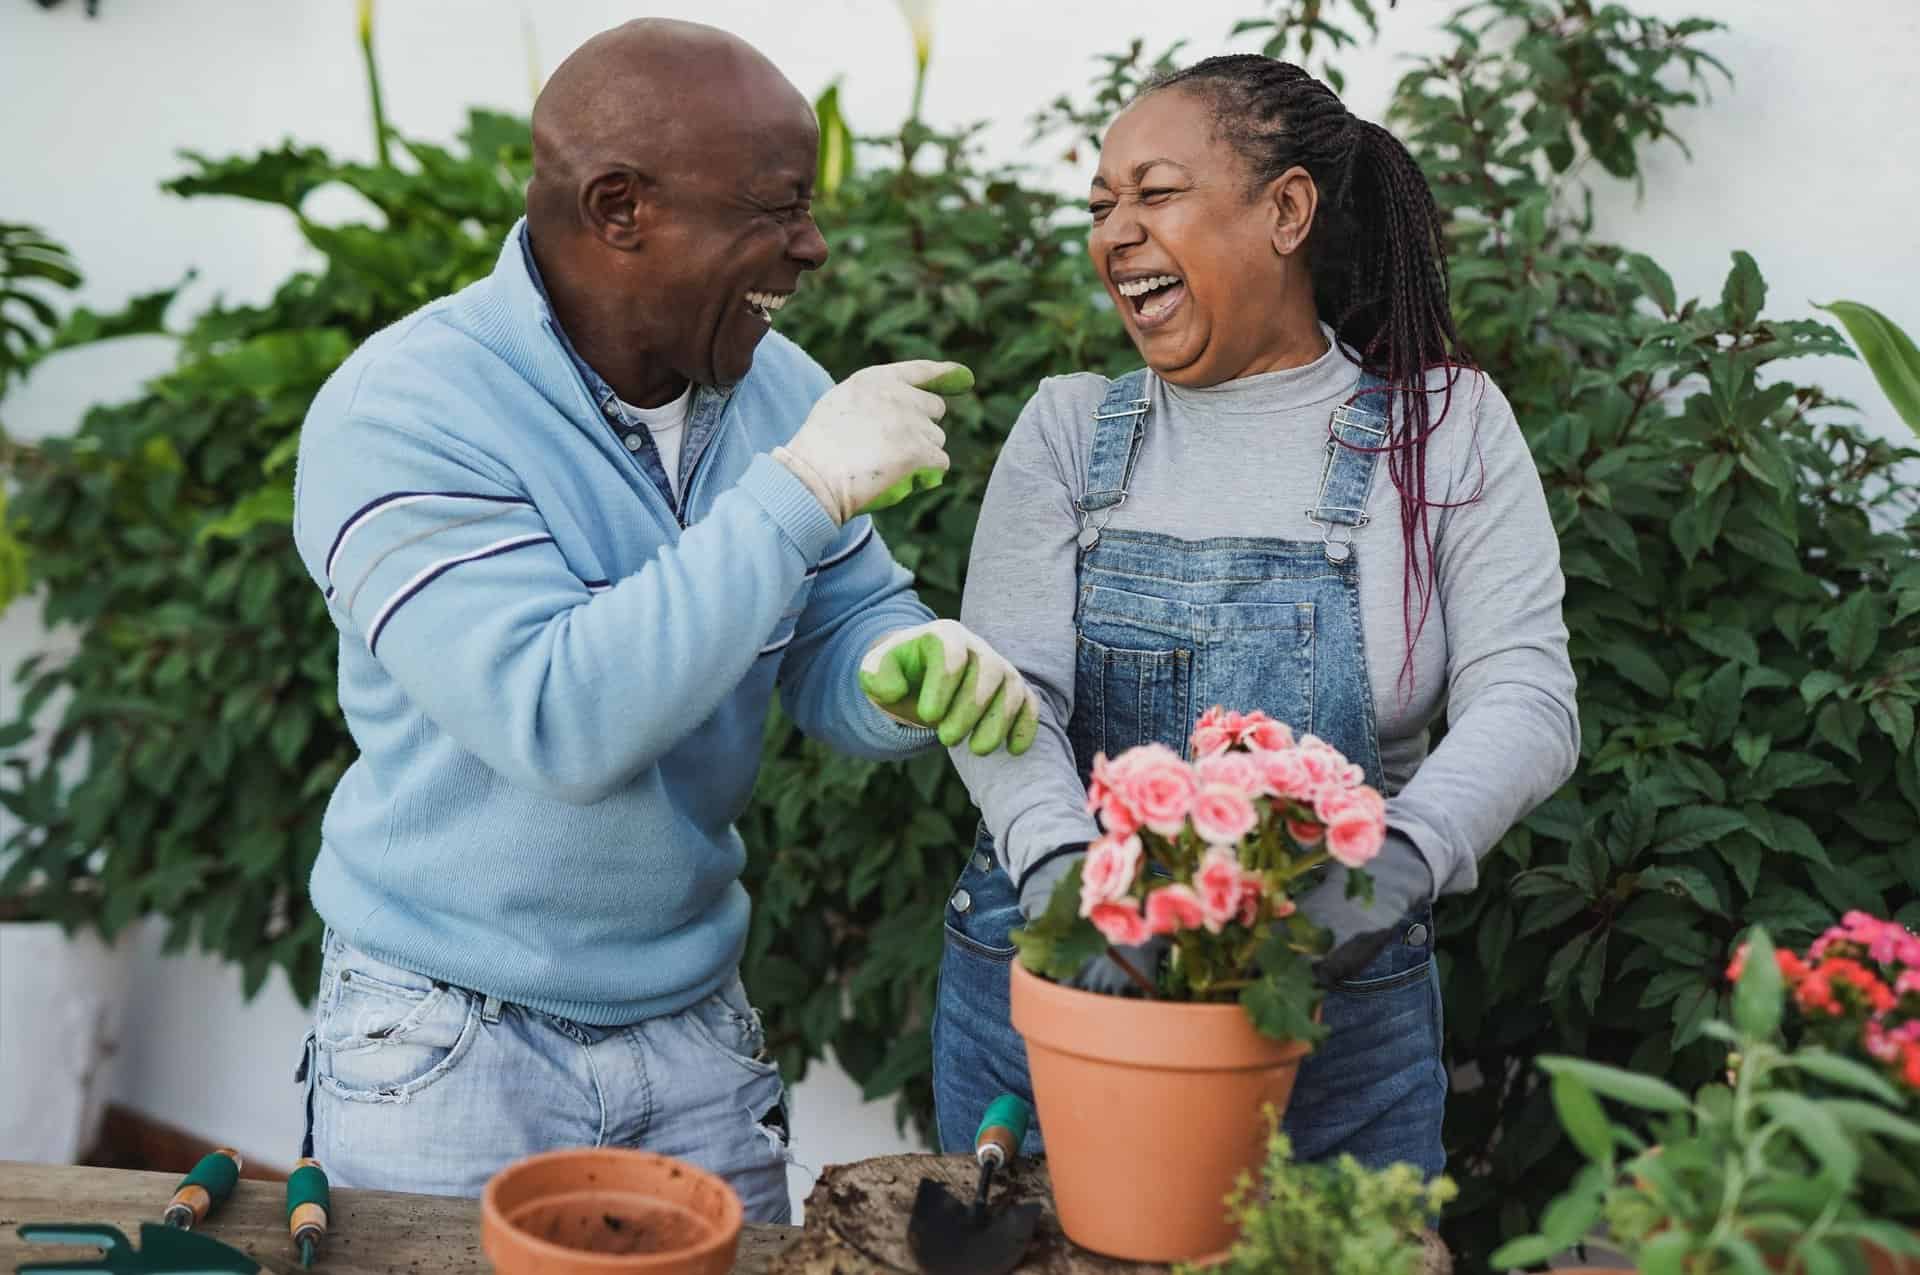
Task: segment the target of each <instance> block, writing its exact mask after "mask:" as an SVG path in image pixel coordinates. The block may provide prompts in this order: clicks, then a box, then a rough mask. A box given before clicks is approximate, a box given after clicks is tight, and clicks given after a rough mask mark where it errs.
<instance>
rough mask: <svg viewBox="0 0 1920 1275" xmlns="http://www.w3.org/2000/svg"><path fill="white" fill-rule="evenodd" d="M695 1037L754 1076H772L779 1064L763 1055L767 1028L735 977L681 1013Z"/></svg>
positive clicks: (765, 1048)
mask: <svg viewBox="0 0 1920 1275" xmlns="http://www.w3.org/2000/svg"><path fill="white" fill-rule="evenodd" d="M681 1016H682V1017H683V1018H684V1019H685V1020H686V1024H687V1027H688V1029H689V1030H690V1031H692V1032H693V1034H694V1036H695V1037H696V1038H697V1039H699V1040H700V1041H702V1042H703V1043H705V1044H706V1045H708V1046H710V1047H712V1048H713V1049H714V1050H716V1051H717V1052H719V1053H721V1054H724V1055H725V1056H727V1057H728V1058H731V1059H732V1060H733V1061H734V1062H736V1063H738V1064H740V1066H742V1067H744V1068H745V1069H746V1070H747V1071H749V1072H751V1073H752V1074H754V1075H756V1076H775V1075H778V1074H779V1073H780V1067H779V1065H778V1064H777V1063H775V1062H774V1061H773V1060H772V1059H770V1058H768V1057H767V1056H766V1052H767V1037H766V1031H765V1029H764V1028H762V1026H761V1024H760V1013H759V1011H758V1010H756V1009H754V1008H753V1005H752V1004H751V1002H749V1001H748V1000H747V992H746V988H745V986H743V985H742V984H741V982H740V980H739V979H738V978H735V979H734V980H733V981H732V982H731V983H730V984H728V985H727V986H726V987H723V988H721V989H720V990H719V991H717V992H715V993H714V994H713V995H711V996H709V997H707V998H706V999H705V1000H703V1001H699V1002H697V1003H695V1004H693V1005H690V1006H688V1007H687V1009H686V1010H685V1011H683V1013H682V1015H681Z"/></svg>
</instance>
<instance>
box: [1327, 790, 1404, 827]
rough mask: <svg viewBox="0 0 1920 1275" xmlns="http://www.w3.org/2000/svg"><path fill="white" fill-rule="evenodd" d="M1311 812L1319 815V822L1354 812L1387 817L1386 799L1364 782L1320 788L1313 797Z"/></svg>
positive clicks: (1330, 820) (1375, 816)
mask: <svg viewBox="0 0 1920 1275" xmlns="http://www.w3.org/2000/svg"><path fill="white" fill-rule="evenodd" d="M1313 813H1314V814H1316V815H1318V816H1319V817H1320V822H1321V823H1328V824H1330V823H1332V822H1333V821H1334V820H1335V819H1338V818H1341V817H1342V816H1351V815H1354V814H1365V815H1371V816H1372V817H1374V818H1376V819H1385V818H1386V817H1387V801H1386V798H1384V797H1382V796H1381V795H1380V794H1379V793H1378V792H1377V791H1375V790H1374V789H1372V788H1369V787H1367V786H1366V785H1365V784H1362V785H1360V786H1359V787H1358V788H1339V787H1327V788H1322V789H1321V790H1320V791H1319V792H1318V793H1316V794H1315V795H1314V798H1313Z"/></svg>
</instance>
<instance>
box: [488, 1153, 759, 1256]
mask: <svg viewBox="0 0 1920 1275" xmlns="http://www.w3.org/2000/svg"><path fill="white" fill-rule="evenodd" d="M743 1217H744V1211H743V1210H742V1208H741V1205H740V1197H739V1196H738V1195H735V1194H734V1191H733V1188H732V1187H730V1186H728V1185H727V1184H726V1183H725V1182H723V1181H722V1180H721V1179H719V1178H717V1177H715V1176H714V1175H713V1174H711V1173H708V1172H706V1171H705V1170H703V1169H696V1168H694V1167H693V1166H692V1165H690V1164H687V1163H686V1162H684V1161H681V1160H675V1159H672V1158H671V1157H669V1156H663V1155H655V1154H653V1153H652V1152H650V1151H629V1150H625V1149H622V1148H613V1147H607V1148H597V1149H596V1148H583V1149H581V1150H575V1151H548V1152H546V1153H544V1154H541V1155H535V1156H528V1157H527V1158H526V1159H524V1160H516V1161H514V1162H513V1163H512V1164H510V1165H508V1166H507V1167H506V1168H504V1169H502V1170H500V1172H499V1173H496V1174H495V1175H494V1176H493V1178H492V1180H491V1181H489V1182H488V1183H487V1187H486V1190H485V1191H484V1192H483V1193H482V1194H481V1196H480V1243H481V1247H483V1248H484V1249H485V1250H486V1253H487V1259H488V1260H489V1261H491V1262H492V1263H493V1265H494V1269H495V1270H496V1271H497V1272H499V1275H534V1273H535V1272H546V1273H548V1275H613V1273H615V1272H619V1273H620V1275H628V1273H630V1272H631V1273H635V1275H638V1273H642V1272H643V1273H644V1275H727V1272H729V1271H730V1270H732V1269H733V1258H734V1253H735V1250H736V1249H737V1248H738V1247H739V1244H740V1224H741V1221H742V1218H743Z"/></svg>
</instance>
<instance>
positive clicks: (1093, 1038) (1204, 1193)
mask: <svg viewBox="0 0 1920 1275" xmlns="http://www.w3.org/2000/svg"><path fill="white" fill-rule="evenodd" d="M1013 1025H1014V1027H1015V1028H1016V1029H1017V1030H1018V1031H1019V1032H1020V1034H1021V1035H1022V1036H1024V1037H1025V1038H1026V1042H1027V1062H1028V1065H1029V1067H1030V1068H1031V1071H1032V1074H1033V1096H1034V1103H1035V1106H1036V1107H1037V1108H1038V1113H1039V1117H1040V1125H1041V1127H1042V1128H1043V1129H1044V1130H1045V1131H1046V1139H1047V1160H1048V1165H1049V1169H1050V1172H1051V1175H1052V1178H1053V1194H1054V1204H1055V1207H1056V1208H1057V1210H1058V1212H1059V1216H1060V1226H1061V1229H1062V1230H1064V1231H1066V1233H1067V1237H1068V1238H1069V1239H1071V1240H1072V1241H1073V1242H1074V1243H1076V1244H1078V1245H1080V1246H1081V1247H1082V1248H1087V1249H1091V1250H1093V1251H1094V1252H1096V1253H1103V1254H1105V1255H1107V1256H1109V1257H1119V1258H1126V1259H1129V1260H1132V1261H1142V1262H1175V1261H1195V1260H1201V1259H1204V1258H1208V1257H1211V1256H1213V1255H1215V1254H1219V1253H1221V1252H1224V1251H1225V1250H1226V1249H1227V1248H1228V1247H1229V1246H1231V1245H1232V1243H1233V1240H1234V1238H1235V1235H1236V1234H1237V1232H1236V1228H1235V1226H1234V1224H1233V1222H1232V1221H1231V1220H1229V1218H1228V1216H1227V1207H1226V1197H1227V1193H1228V1192H1229V1191H1231V1190H1232V1189H1233V1184H1234V1180H1235V1179H1236V1178H1237V1177H1238V1176H1239V1175H1240V1174H1241V1173H1242V1172H1243V1171H1251V1170H1253V1169H1255V1168H1256V1167H1257V1166H1258V1165H1259V1164H1260V1163H1261V1162H1262V1161H1263V1160H1264V1159H1265V1153H1266V1141H1267V1124H1266V1121H1265V1119H1263V1118H1262V1116H1261V1109H1262V1107H1263V1106H1265V1105H1267V1104H1269V1103H1270V1104H1272V1105H1273V1106H1274V1107H1275V1108H1277V1109H1279V1110H1282V1111H1284V1110H1285V1109H1286V1106H1287V1099H1288V1097H1289V1096H1290V1095H1291V1094H1292V1093H1293V1081H1294V1077H1295V1076H1296V1075H1297V1074H1298V1072H1299V1069H1300V1060H1301V1059H1302V1058H1304V1057H1306V1055H1307V1053H1308V1050H1309V1046H1307V1045H1305V1044H1301V1043H1298V1042H1294V1041H1276V1040H1269V1039H1268V1038H1267V1037H1265V1036H1262V1035H1261V1034H1260V1033H1259V1032H1257V1031H1255V1030H1254V1029H1253V1024H1252V1023H1250V1022H1249V1021H1248V1020H1247V1015H1246V1011H1245V1010H1243V1009H1241V1008H1240V1007H1239V1006H1238V1005H1194V1004H1181V1003H1172V1002H1168V1001H1148V1000H1134V999H1131V998H1123V997H1118V996H1100V995H1096V994H1094V993H1091V992H1080V991H1075V990H1073V989H1071V988H1067V987H1062V986H1060V985H1059V984H1057V983H1050V982H1048V981H1046V980H1045V979H1042V978H1040V977H1038V976H1036V975H1033V974H1030V973H1028V972H1027V970H1026V968H1025V967H1024V966H1022V965H1021V964H1020V962H1018V961H1015V962H1014V963H1013Z"/></svg>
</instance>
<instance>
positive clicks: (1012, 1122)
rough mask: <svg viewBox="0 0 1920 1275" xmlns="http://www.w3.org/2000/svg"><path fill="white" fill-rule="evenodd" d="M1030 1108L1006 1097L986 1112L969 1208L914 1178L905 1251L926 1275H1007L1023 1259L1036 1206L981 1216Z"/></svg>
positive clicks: (977, 1142) (1021, 1136)
mask: <svg viewBox="0 0 1920 1275" xmlns="http://www.w3.org/2000/svg"><path fill="white" fill-rule="evenodd" d="M1032 1118H1033V1109H1032V1108H1031V1107H1029V1106H1027V1104H1026V1103H1024V1102H1022V1101H1021V1100H1020V1099H1018V1098H1016V1097H1014V1096H1013V1095H1012V1094H1001V1095H1000V1096H999V1097H998V1098H995V1099H994V1100H993V1103H992V1105H991V1106H989V1107H988V1108H987V1114H986V1117H985V1118H984V1119H983V1120H981V1121H980V1132H979V1133H977V1134H975V1135H974V1138H973V1155H974V1158H975V1159H976V1160H978V1161H979V1162H980V1185H979V1186H978V1187H976V1188H975V1189H974V1193H973V1205H972V1207H971V1208H969V1207H968V1206H967V1205H965V1204H962V1203H961V1202H960V1201H959V1200H956V1199H955V1198H954V1197H953V1193H952V1192H951V1191H948V1190H947V1188H946V1187H945V1186H943V1185H942V1184H941V1183H939V1182H936V1181H935V1180H934V1179H932V1178H922V1179H920V1194H919V1195H918V1196H916V1197H915V1198H914V1201H913V1216H912V1218H910V1219H908V1221H907V1246H908V1247H909V1248H911V1249H912V1250H913V1256H914V1260H915V1261H917V1262H919V1263H920V1269H921V1270H923V1271H926V1272H928V1275H1007V1272H1008V1271H1011V1270H1012V1269H1013V1268H1014V1267H1016V1266H1018V1265H1019V1264H1020V1259H1021V1258H1022V1257H1024V1256H1025V1255H1026V1252H1027V1245H1028V1244H1030V1243H1032V1242H1033V1231H1034V1228H1035V1227H1036V1226H1038V1225H1039V1223H1040V1206H1039V1205H1038V1204H1017V1205H1013V1206H1010V1207H1008V1206H1003V1207H1001V1208H1000V1209H998V1210H997V1211H995V1212H993V1213H989V1212H988V1211H987V1195H988V1193H989V1192H990V1191H991V1190H992V1188H993V1175H994V1173H995V1171H997V1170H1000V1169H1004V1168H1007V1167H1008V1166H1010V1165H1012V1163H1013V1161H1014V1157H1015V1156H1017V1155H1019V1154H1020V1143H1021V1141H1022V1140H1023V1139H1024V1138H1025V1137H1026V1136H1027V1124H1028V1122H1029V1121H1030V1120H1031V1119H1032Z"/></svg>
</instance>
